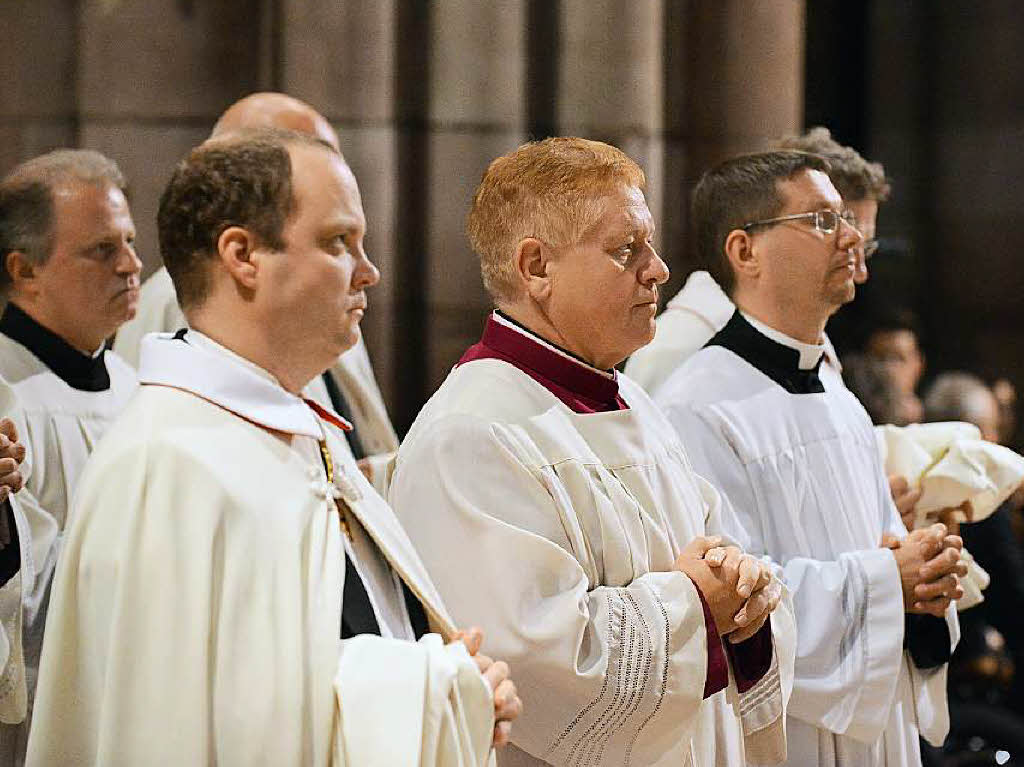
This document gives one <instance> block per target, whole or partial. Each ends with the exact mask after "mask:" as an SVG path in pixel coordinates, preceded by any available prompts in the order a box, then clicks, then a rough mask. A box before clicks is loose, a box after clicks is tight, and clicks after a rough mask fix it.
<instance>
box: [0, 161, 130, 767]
mask: <svg viewBox="0 0 1024 767" xmlns="http://www.w3.org/2000/svg"><path fill="white" fill-rule="evenodd" d="M125 185H126V182H125V178H124V176H123V175H122V174H121V171H120V170H119V169H118V167H117V165H116V164H115V163H114V162H113V161H111V160H110V159H108V158H106V157H104V156H103V155H101V154H99V153H97V152H92V151H87V150H59V151H55V152H50V153H48V154H45V155H41V156H39V157H36V158H33V159H31V160H28V161H27V162H24V163H22V164H21V165H19V166H17V167H16V168H14V169H13V170H12V171H11V172H10V173H9V174H8V175H7V176H6V177H5V178H4V180H3V181H2V182H0V252H2V255H3V265H2V268H0V292H2V293H3V294H4V295H5V296H6V297H7V298H8V299H9V300H8V303H7V306H6V307H5V309H4V311H3V315H2V316H0V373H2V375H3V376H4V378H6V379H7V381H8V382H10V385H11V387H12V388H13V390H14V393H15V395H16V397H17V399H18V402H19V405H20V411H19V412H20V413H21V414H22V415H23V417H24V421H25V429H24V431H23V432H22V434H21V436H22V438H23V439H24V440H25V441H26V442H27V443H28V444H29V446H30V449H31V452H32V458H33V467H32V472H31V474H30V475H29V477H28V481H27V487H26V489H25V491H23V492H24V495H23V497H22V499H21V501H20V502H21V503H22V505H31V504H33V502H35V504H36V505H37V506H38V508H41V509H42V510H43V511H44V512H45V513H47V514H48V515H50V517H51V518H52V519H53V521H54V524H55V525H56V528H57V529H58V530H59V531H60V534H61V535H62V534H63V530H64V528H65V526H66V522H67V516H68V510H69V507H70V503H71V498H72V495H73V494H74V492H75V491H76V489H77V487H78V481H79V477H80V475H81V473H82V471H83V469H84V466H85V462H86V460H87V459H88V457H89V455H90V454H91V453H92V450H93V448H95V446H96V444H97V442H98V441H99V440H100V438H101V437H102V436H103V434H104V433H105V432H106V430H107V428H108V427H109V426H110V424H111V423H112V422H113V420H114V419H115V418H116V417H117V416H118V415H120V413H121V412H122V411H123V410H124V408H125V406H126V405H127V402H128V400H129V398H130V397H131V396H132V394H133V393H134V391H135V389H136V386H137V382H136V378H135V371H134V370H132V369H131V367H129V366H128V365H127V364H125V362H124V361H123V360H121V359H120V358H119V357H118V356H117V355H116V354H115V353H113V352H111V351H109V350H108V349H107V348H106V339H107V338H109V337H110V336H111V335H113V334H114V332H115V331H116V330H117V328H118V327H119V326H120V325H121V323H123V322H124V321H125V320H127V319H129V318H130V317H132V316H133V314H134V313H135V307H136V304H137V302H138V297H139V272H140V270H141V268H142V263H141V261H139V259H138V257H137V256H136V254H135V249H134V239H135V224H134V222H133V221H132V216H131V211H130V209H129V207H128V202H127V199H126V198H125V194H124V188H125ZM30 497H31V498H30ZM55 545H56V546H57V547H58V548H57V551H58V552H59V546H60V538H59V537H58V538H57V540H56V543H55ZM45 559H49V556H45V557H44V560H45ZM47 583H48V581H47V579H46V571H44V570H41V571H40V580H39V582H38V585H40V586H42V587H43V591H44V592H45V586H46V585H47ZM37 608H38V609H37ZM25 618H26V623H25V626H24V651H25V663H26V668H27V672H26V673H27V681H28V703H29V707H28V712H29V713H28V717H27V718H26V719H25V721H24V722H23V723H21V724H19V725H17V726H13V727H11V726H6V725H5V726H2V727H0V753H3V754H5V756H4V757H3V758H4V759H6V760H8V761H7V763H14V764H20V763H21V761H22V759H23V758H24V754H25V746H26V743H27V736H28V729H29V723H30V721H31V713H32V691H33V689H34V687H35V676H36V669H37V667H38V663H39V653H40V650H41V648H42V641H43V629H44V626H45V619H46V600H45V594H44V597H43V601H42V603H41V604H39V605H36V606H35V607H34V608H33V609H32V610H30V611H29V612H27V613H26V616H25Z"/></svg>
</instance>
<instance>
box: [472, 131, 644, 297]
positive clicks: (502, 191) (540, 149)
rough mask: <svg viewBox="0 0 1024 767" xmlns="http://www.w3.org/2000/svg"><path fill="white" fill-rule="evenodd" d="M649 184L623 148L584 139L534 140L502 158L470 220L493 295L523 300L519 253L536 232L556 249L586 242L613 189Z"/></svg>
mask: <svg viewBox="0 0 1024 767" xmlns="http://www.w3.org/2000/svg"><path fill="white" fill-rule="evenodd" d="M645 183H646V179H645V178H644V172H643V171H642V170H641V169H640V166H639V165H637V164H636V163H635V162H634V161H633V160H631V159H630V158H629V157H628V156H627V155H626V154H624V153H623V152H622V151H621V150H619V149H616V148H615V147H613V146H609V145H608V144H604V143H602V142H600V141H590V140H588V139H582V138H573V137H561V138H548V139H544V140H543V141H533V142H530V143H529V144H523V145H522V146H521V147H519V148H518V149H516V150H515V151H513V152H510V153H509V154H506V155H503V156H502V157H499V158H498V159H496V160H494V161H493V162H492V163H491V164H490V166H489V167H488V168H487V172H486V173H484V175H483V179H482V180H481V181H480V185H479V186H478V187H477V189H476V193H475V194H474V195H473V205H472V207H471V208H470V211H469V217H468V219H467V222H466V233H467V235H468V236H469V242H470V246H471V247H472V248H473V251H474V252H475V253H476V254H477V256H478V257H479V258H480V272H481V275H482V276H483V281H484V287H485V288H486V289H487V292H488V293H490V295H491V298H492V299H494V300H495V301H496V302H498V301H512V300H515V299H516V298H518V296H519V293H520V290H521V286H520V284H519V280H518V277H517V271H516V265H515V252H516V247H517V246H518V245H519V243H520V242H522V240H524V239H526V238H527V237H536V238H537V239H539V240H542V241H543V242H545V243H547V244H548V245H551V246H553V247H564V246H566V245H572V244H574V243H576V242H579V241H580V240H581V239H582V238H583V236H584V235H585V234H586V232H587V230H588V229H590V227H592V226H593V225H594V224H595V223H596V222H597V220H598V219H599V218H600V217H601V215H602V214H603V213H604V197H605V196H606V195H607V194H609V193H610V192H612V191H614V190H615V189H616V188H618V187H619V186H633V187H637V188H639V189H643V188H644V185H645Z"/></svg>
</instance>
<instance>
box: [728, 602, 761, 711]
mask: <svg viewBox="0 0 1024 767" xmlns="http://www.w3.org/2000/svg"><path fill="white" fill-rule="evenodd" d="M722 644H723V645H724V646H725V652H726V654H727V655H728V656H729V662H730V664H731V665H732V675H733V678H734V679H735V680H736V689H737V690H739V692H741V693H744V692H747V691H748V690H750V689H751V688H752V687H753V686H754V685H755V684H757V683H758V682H759V681H760V680H761V679H762V677H764V675H765V674H767V673H768V670H769V669H770V668H771V667H772V647H773V646H774V643H773V642H772V618H771V616H770V615H769V616H768V620H766V621H765V622H764V625H763V626H761V628H760V629H758V631H757V633H756V634H754V636H752V637H750V639H747V640H745V641H743V642H740V643H739V644H733V643H732V642H723V643H722Z"/></svg>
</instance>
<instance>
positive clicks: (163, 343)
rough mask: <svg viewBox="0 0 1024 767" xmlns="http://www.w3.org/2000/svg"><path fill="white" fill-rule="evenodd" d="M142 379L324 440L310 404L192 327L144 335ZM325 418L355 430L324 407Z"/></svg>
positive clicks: (279, 428)
mask: <svg viewBox="0 0 1024 767" xmlns="http://www.w3.org/2000/svg"><path fill="white" fill-rule="evenodd" d="M139 383H141V384H143V385H155V386H171V387H174V388H176V389H183V390H185V391H188V392H191V393H192V394H195V395H196V396H198V397H202V398H203V399H205V400H208V401H210V402H212V403H213V404H215V405H218V406H219V407H222V408H224V409H225V410H230V411H231V412H232V413H235V414H236V415H238V416H241V417H242V418H245V419H246V420H247V421H252V422H253V423H256V424H259V425H260V426H264V427H266V428H268V429H272V430H274V431H281V432H285V433H287V434H298V435H302V436H306V437H312V438H313V439H317V440H319V439H323V438H324V430H323V424H322V423H321V420H320V417H318V412H316V411H314V409H313V406H312V405H310V404H307V402H306V401H305V400H304V399H302V398H301V397H298V396H296V395H294V394H292V393H290V392H288V391H286V390H285V389H284V388H283V387H282V386H281V384H280V383H278V381H277V379H276V378H275V377H274V376H273V375H271V374H270V373H269V372H267V371H266V370H264V369H263V368H261V367H260V366H259V365H256V364H255V363H253V362H251V361H250V360H247V359H245V358H244V357H241V356H239V355H238V354H236V353H235V352H233V351H231V350H230V349H227V348H225V347H223V346H221V345H220V344H218V343H217V342H216V341H214V340H213V339H212V338H210V337H208V336H205V335H203V334H202V333H200V332H199V331H198V330H194V329H192V328H189V329H188V331H186V332H182V331H179V332H178V333H150V334H148V335H146V336H145V337H143V339H142V343H141V346H140V357H139ZM322 417H323V418H325V419H326V420H329V421H332V420H337V422H338V423H339V425H341V427H342V428H344V429H348V428H351V426H350V425H349V424H348V422H347V421H345V419H344V418H342V417H341V416H339V415H337V414H335V413H332V412H330V411H326V410H325V411H324V415H323V416H322Z"/></svg>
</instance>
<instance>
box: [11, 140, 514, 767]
mask: <svg viewBox="0 0 1024 767" xmlns="http://www.w3.org/2000/svg"><path fill="white" fill-rule="evenodd" d="M158 225H159V232H160V242H161V251H162V254H163V256H164V260H165V262H166V263H167V266H168V271H169V273H170V275H171V277H172V279H173V280H174V282H175V288H176V291H177V293H178V296H179V297H180V298H181V303H182V306H183V308H184V310H185V312H186V316H187V318H188V321H189V328H188V329H183V330H181V331H179V332H178V333H176V334H163V335H157V336H150V337H149V338H147V339H146V340H145V341H144V343H143V353H142V362H141V366H140V377H141V381H142V387H141V389H140V392H139V394H138V396H136V397H135V398H134V400H133V402H132V404H131V406H130V407H129V409H128V410H127V412H126V413H125V414H124V415H123V417H122V418H121V419H120V420H119V421H118V422H117V423H116V424H115V426H114V427H113V428H112V429H111V431H110V433H109V434H108V435H107V439H105V440H104V442H103V444H102V445H101V446H100V447H99V449H98V450H97V451H96V452H95V453H94V455H93V459H92V461H91V462H90V465H89V468H88V470H87V472H86V474H85V476H84V477H83V480H82V484H81V487H80V489H79V493H78V496H77V503H76V504H75V507H74V514H73V515H72V518H71V526H70V529H69V532H68V537H67V543H66V546H65V550H64V555H63V557H62V559H61V562H60V564H59V566H58V572H57V575H56V578H55V581H54V590H53V599H52V603H51V610H50V619H49V621H48V636H47V639H46V644H45V648H44V652H43V662H42V667H41V672H40V683H39V698H38V701H39V702H38V706H37V718H36V721H35V723H34V725H33V728H32V732H31V736H30V738H31V740H30V744H29V763H30V764H33V765H40V766H43V765H66V764H95V765H141V764H182V765H185V764H187V765H211V766H212V765H215V764H216V765H250V764H273V765H279V766H281V767H288V766H289V765H291V766H293V767H325V766H326V765H329V764H330V765H346V764H348V765H364V764H396V765H397V764H421V765H437V767H442V766H444V765H452V766H453V767H454V766H455V765H458V766H459V767H462V766H463V765H483V764H486V763H487V762H488V761H489V760H490V759H491V744H492V739H494V740H496V741H497V742H499V743H500V742H503V741H504V740H505V739H507V737H508V727H509V722H510V720H511V719H512V718H513V717H515V716H516V715H517V713H518V709H519V699H518V697H517V695H516V691H515V687H514V685H512V683H511V680H509V679H508V678H507V672H508V669H507V666H506V665H505V664H504V663H501V662H498V663H492V662H491V661H490V659H488V658H486V657H485V656H481V655H479V654H478V653H477V654H476V658H475V662H474V659H473V658H472V657H471V655H470V653H476V651H477V650H478V649H479V636H478V635H476V634H471V635H467V636H465V637H463V638H464V642H460V641H448V640H457V639H459V638H460V632H457V631H456V630H455V628H454V625H453V622H452V620H451V618H450V617H449V614H448V612H447V610H446V609H445V607H444V604H443V603H442V601H441V599H440V597H439V596H438V595H437V592H436V590H435V589H434V587H433V585H432V583H431V581H430V579H429V577H428V576H427V574H426V573H425V572H424V570H423V566H422V565H421V564H420V561H419V559H418V557H417V555H416V552H415V550H414V548H413V546H412V544H411V543H410V542H409V540H408V538H407V537H406V535H405V533H404V532H403V530H402V528H401V526H400V525H399V524H398V522H397V520H396V519H395V518H394V516H393V514H392V513H391V511H390V509H389V508H388V507H387V504H386V503H385V502H384V501H383V499H382V498H381V497H380V496H379V495H378V494H377V493H376V492H375V491H374V490H373V488H372V487H371V485H370V484H369V482H368V481H367V480H366V479H365V477H364V476H363V475H362V473H361V472H360V471H359V470H358V469H357V467H356V463H355V460H354V459H353V458H352V456H351V454H350V453H349V452H348V451H347V450H345V449H344V448H343V447H342V445H343V444H344V442H343V441H344V436H343V432H344V431H345V430H346V429H348V428H350V426H349V425H348V424H347V423H346V422H345V421H344V420H343V419H342V418H340V417H339V416H337V415H336V414H334V413H332V412H331V411H329V410H326V409H324V408H323V407H322V406H320V405H318V404H317V403H315V402H313V401H312V400H307V399H303V398H302V397H301V396H300V395H299V393H300V392H301V391H302V389H303V387H305V386H306V385H307V384H308V382H309V381H310V380H311V379H313V378H315V377H316V376H317V375H319V374H320V373H322V372H323V370H325V369H326V368H327V367H328V366H329V365H330V364H331V363H332V362H333V361H334V360H335V359H337V357H338V355H339V354H340V353H341V352H342V351H343V350H344V349H345V348H347V347H349V346H351V345H352V344H353V343H355V341H356V339H357V338H358V326H359V321H360V319H361V318H362V316H363V312H364V311H365V309H366V306H367V303H366V290H367V289H368V288H369V287H371V286H372V285H374V284H375V283H376V282H377V280H378V276H379V275H378V272H377V269H376V267H374V265H373V264H372V263H371V262H370V261H369V259H368V258H367V255H366V252H365V250H364V249H363V237H364V234H365V230H366V222H365V219H364V216H363V210H362V204H361V202H360V198H359V189H358V186H357V185H356V181H355V178H354V176H353V175H352V172H351V170H349V168H348V166H347V165H346V163H345V161H344V159H343V158H342V157H341V155H340V154H338V153H337V152H336V151H335V150H334V149H332V148H331V147H330V146H329V145H327V144H326V143H324V142H321V141H319V140H317V139H315V138H312V137H309V136H306V135H303V134H298V133H287V134H280V133H263V134H259V135H257V134H253V135H252V136H241V135H240V136H238V137H236V138H227V139H224V140H217V141H211V142H209V143H207V144H206V145H204V146H202V147H199V148H198V149H196V150H193V152H192V153H190V155H189V156H188V157H187V158H186V159H185V160H184V161H183V162H182V163H181V164H180V165H179V166H178V168H177V169H176V171H175V173H174V175H173V176H172V178H171V181H170V182H169V185H168V187H167V189H166V190H165V192H164V195H163V198H162V200H161V206H160V215H159V218H158ZM428 628H433V629H434V630H435V631H437V632H439V634H440V635H438V634H427V635H426V636H424V637H423V638H422V639H421V640H420V641H419V642H416V641H414V640H415V639H416V638H417V637H420V636H421V635H423V634H424V633H425V632H426V631H427V630H428ZM467 650H468V652H467ZM481 672H483V673H481ZM492 695H493V697H492ZM496 719H497V723H496V722H495V720H496Z"/></svg>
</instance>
